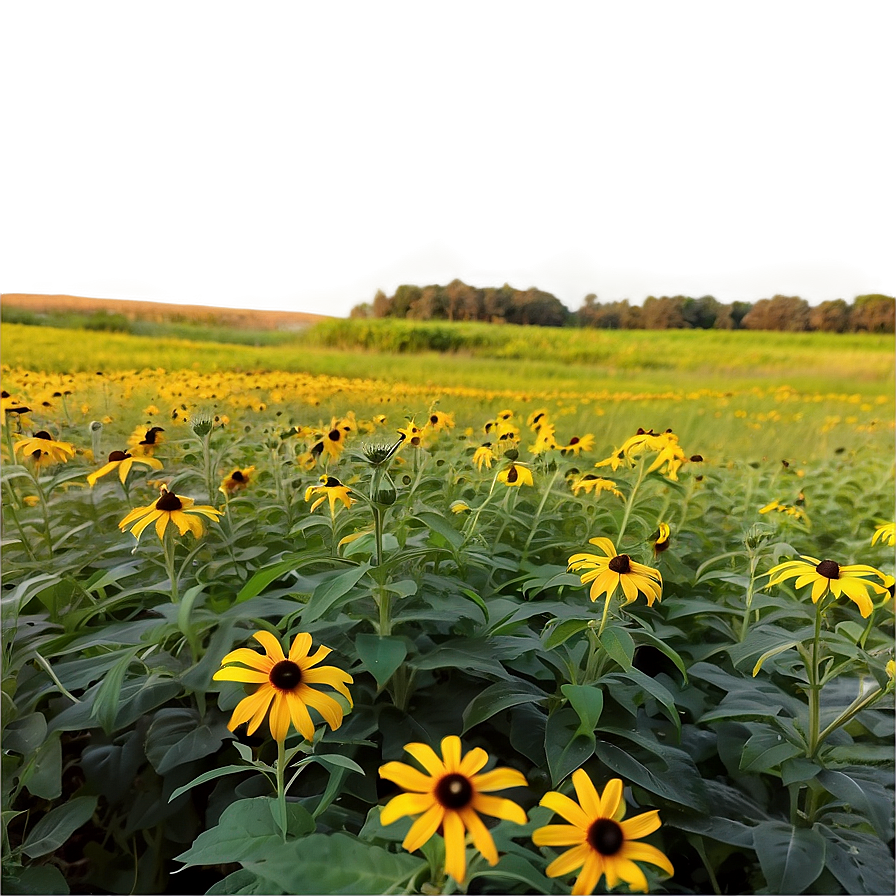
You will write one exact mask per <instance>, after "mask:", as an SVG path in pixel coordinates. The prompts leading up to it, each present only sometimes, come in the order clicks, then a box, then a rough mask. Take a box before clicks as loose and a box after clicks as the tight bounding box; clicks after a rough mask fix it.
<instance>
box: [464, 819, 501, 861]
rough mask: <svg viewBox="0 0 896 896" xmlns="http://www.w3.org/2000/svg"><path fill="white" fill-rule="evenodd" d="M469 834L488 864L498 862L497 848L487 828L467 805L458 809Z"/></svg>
mask: <svg viewBox="0 0 896 896" xmlns="http://www.w3.org/2000/svg"><path fill="white" fill-rule="evenodd" d="M458 814H459V815H460V817H461V820H462V821H463V823H464V825H466V828H467V830H468V831H469V832H470V836H472V838H473V845H474V846H475V847H476V849H478V850H479V852H481V853H482V857H483V858H484V859H485V861H486V862H488V863H489V865H497V864H498V850H497V849H496V848H495V841H494V840H492V835H491V834H490V833H489V832H488V828H487V827H486V826H485V825H484V824H483V823H482V819H481V818H480V817H479V816H478V815H477V814H476V813H475V812H474V811H473V810H472V809H471V808H470V807H469V806H467V807H466V808H464V809H460V810H458Z"/></svg>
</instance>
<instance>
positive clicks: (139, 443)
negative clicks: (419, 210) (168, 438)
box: [128, 426, 165, 457]
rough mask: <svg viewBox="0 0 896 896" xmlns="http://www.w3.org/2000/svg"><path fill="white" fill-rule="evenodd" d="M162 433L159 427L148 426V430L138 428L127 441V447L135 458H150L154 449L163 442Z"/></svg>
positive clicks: (141, 427)
mask: <svg viewBox="0 0 896 896" xmlns="http://www.w3.org/2000/svg"><path fill="white" fill-rule="evenodd" d="M164 432H165V430H164V429H162V427H161V426H150V427H149V429H147V428H146V427H145V426H138V427H137V428H136V429H135V430H134V432H133V433H132V434H131V437H130V438H129V439H128V447H129V448H131V449H132V454H134V455H135V456H139V457H152V455H153V452H154V451H155V450H156V448H158V447H159V445H161V444H162V442H164V441H165V436H164V435H162V433H164Z"/></svg>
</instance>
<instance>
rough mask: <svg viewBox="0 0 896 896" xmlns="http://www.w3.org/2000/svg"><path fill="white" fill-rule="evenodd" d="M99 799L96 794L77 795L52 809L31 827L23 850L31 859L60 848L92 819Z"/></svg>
mask: <svg viewBox="0 0 896 896" xmlns="http://www.w3.org/2000/svg"><path fill="white" fill-rule="evenodd" d="M97 799H98V798H97V797H95V796H77V797H75V798H74V799H73V800H69V802H67V803H63V804H62V805H61V806H57V807H56V808H55V809H51V810H50V811H49V812H48V813H47V814H46V815H44V817H43V818H41V820H40V821H38V823H37V824H36V825H35V826H34V827H33V828H32V829H31V832H30V833H29V834H28V837H27V838H26V839H25V843H24V844H23V845H22V852H24V853H25V855H26V856H28V857H29V858H30V859H36V858H37V857H38V856H45V855H47V854H48V853H51V852H54V851H55V850H57V849H59V847H60V846H62V844H63V843H65V842H66V840H68V838H69V837H71V835H72V834H74V832H75V831H77V830H78V828H79V827H81V825H83V824H86V823H87V822H88V821H89V820H90V818H91V816H92V815H93V813H94V810H95V809H96V804H97Z"/></svg>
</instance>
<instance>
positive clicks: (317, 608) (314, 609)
mask: <svg viewBox="0 0 896 896" xmlns="http://www.w3.org/2000/svg"><path fill="white" fill-rule="evenodd" d="M369 569H370V564H369V563H362V564H361V565H360V566H356V567H354V568H353V569H349V570H346V571H345V572H341V573H339V574H338V575H335V576H332V577H331V578H328V579H325V580H324V581H323V582H321V583H320V584H319V585H318V586H317V587H316V588H315V589H314V592H313V593H312V595H311V599H310V600H309V601H308V603H307V604H306V605H305V609H304V610H302V623H303V624H307V623H309V622H314V621H315V620H316V619H320V618H321V616H323V615H324V614H325V613H326V612H327V611H328V610H330V609H331V608H332V607H333V606H334V605H335V604H336V603H337V601H339V599H340V598H343V597H345V596H346V595H347V594H348V593H349V592H350V591H351V590H352V588H354V587H355V585H357V584H358V582H360V581H361V579H362V578H363V577H364V575H365V574H366V573H367V571H368V570H369Z"/></svg>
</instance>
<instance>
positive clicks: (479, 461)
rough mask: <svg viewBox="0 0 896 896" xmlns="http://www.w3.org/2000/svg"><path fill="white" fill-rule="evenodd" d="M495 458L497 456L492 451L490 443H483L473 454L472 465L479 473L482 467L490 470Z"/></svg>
mask: <svg viewBox="0 0 896 896" xmlns="http://www.w3.org/2000/svg"><path fill="white" fill-rule="evenodd" d="M496 458H497V455H496V454H495V452H494V451H492V443H491V442H484V443H483V444H482V445H480V446H479V447H478V448H477V449H476V450H475V451H474V452H473V463H474V464H475V465H476V469H477V470H479V471H480V472H482V467H483V465H485V467H486V468H487V469H489V470H490V469H491V468H492V461H494V460H495V459H496Z"/></svg>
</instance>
